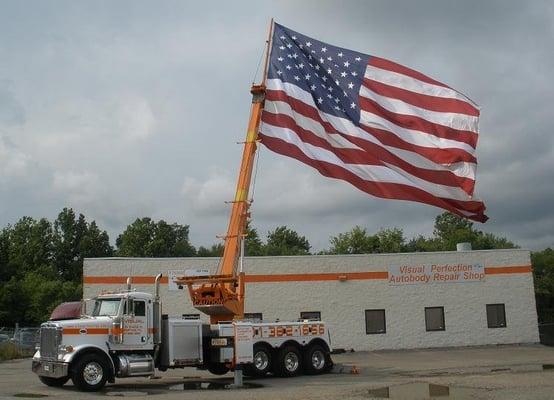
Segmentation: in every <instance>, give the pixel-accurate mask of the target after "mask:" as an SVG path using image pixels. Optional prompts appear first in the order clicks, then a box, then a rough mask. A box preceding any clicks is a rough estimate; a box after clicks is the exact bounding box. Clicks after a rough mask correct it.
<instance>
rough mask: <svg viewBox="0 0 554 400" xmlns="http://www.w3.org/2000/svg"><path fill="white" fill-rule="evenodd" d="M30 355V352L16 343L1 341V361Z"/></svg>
mask: <svg viewBox="0 0 554 400" xmlns="http://www.w3.org/2000/svg"><path fill="white" fill-rule="evenodd" d="M28 356H29V354H28V352H25V351H22V350H20V349H18V348H17V346H16V345H15V344H14V343H11V342H4V343H0V361H6V360H14V359H16V358H24V357H28Z"/></svg>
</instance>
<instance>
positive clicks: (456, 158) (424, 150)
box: [266, 90, 477, 164]
mask: <svg viewBox="0 0 554 400" xmlns="http://www.w3.org/2000/svg"><path fill="white" fill-rule="evenodd" d="M266 99H267V100H269V101H282V102H285V103H288V104H289V105H290V107H291V108H292V109H293V110H294V111H295V112H297V113H298V114H301V115H303V116H305V117H307V118H311V119H313V120H314V121H317V122H319V123H320V124H321V125H323V127H324V128H325V131H326V132H329V133H338V134H340V135H343V136H345V135H348V133H343V132H339V131H338V130H336V129H335V128H334V127H333V126H332V125H331V124H330V123H329V122H327V121H324V120H323V119H322V118H321V115H320V114H319V112H318V111H317V109H316V108H314V107H313V106H310V105H308V104H306V103H304V102H302V101H300V100H297V99H296V98H294V97H290V96H288V95H287V93H286V92H284V91H282V90H267V91H266ZM384 118H385V117H384ZM434 126H436V125H434ZM360 128H361V129H363V130H365V131H366V132H368V133H369V134H371V135H373V136H375V137H376V138H377V139H378V140H379V141H380V142H381V143H383V144H384V145H387V146H392V147H397V148H400V149H403V150H408V151H412V152H414V153H418V154H419V155H421V156H422V157H425V158H427V159H428V160H431V161H433V162H435V163H438V164H453V163H456V162H460V161H465V162H470V163H477V160H476V158H475V157H474V156H472V155H471V154H469V153H468V152H466V151H464V150H461V149H456V148H448V149H441V148H431V147H424V146H419V145H415V144H411V143H408V142H406V141H404V140H402V139H400V138H399V137H398V136H397V135H395V134H394V133H392V132H389V131H386V130H378V132H377V134H374V130H373V128H371V129H370V128H368V127H366V126H365V125H360ZM345 137H346V138H347V139H348V140H350V141H352V140H351V136H350V135H348V136H345ZM358 140H363V139H358ZM468 144H469V143H468Z"/></svg>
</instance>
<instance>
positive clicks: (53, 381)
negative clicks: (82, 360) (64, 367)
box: [38, 376, 69, 387]
mask: <svg viewBox="0 0 554 400" xmlns="http://www.w3.org/2000/svg"><path fill="white" fill-rule="evenodd" d="M38 379H40V381H41V382H42V383H44V384H45V385H46V386H51V387H62V386H63V385H65V383H66V382H67V381H68V380H69V376H64V377H62V378H50V377H48V376H39V377H38Z"/></svg>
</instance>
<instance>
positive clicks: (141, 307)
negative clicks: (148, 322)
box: [133, 300, 146, 317]
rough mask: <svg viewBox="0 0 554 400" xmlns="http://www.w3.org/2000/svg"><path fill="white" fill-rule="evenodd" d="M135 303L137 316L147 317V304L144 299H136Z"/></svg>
mask: <svg viewBox="0 0 554 400" xmlns="http://www.w3.org/2000/svg"><path fill="white" fill-rule="evenodd" d="M133 303H135V304H133V307H134V309H135V317H146V304H145V303H144V301H140V300H139V301H137V300H135V301H134V302H133Z"/></svg>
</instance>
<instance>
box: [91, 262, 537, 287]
mask: <svg viewBox="0 0 554 400" xmlns="http://www.w3.org/2000/svg"><path fill="white" fill-rule="evenodd" d="M531 272H533V267H532V266H531V265H515V266H492V267H485V274H487V275H502V274H527V273H531ZM131 279H132V283H134V284H143V285H147V284H154V279H155V277H154V276H144V275H142V276H141V275H139V276H133V277H132V278H131ZM374 279H376V280H380V279H381V280H385V279H388V272H387V271H367V272H331V273H314V274H274V275H269V274H265V275H256V274H252V275H246V276H245V282H246V283H268V282H313V281H347V280H374ZM126 282H127V277H126V276H85V277H83V283H85V284H90V285H100V284H105V285H118V284H125V283H126ZM160 282H161V283H163V284H167V283H168V278H167V276H162V279H161V280H160Z"/></svg>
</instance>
